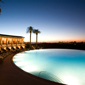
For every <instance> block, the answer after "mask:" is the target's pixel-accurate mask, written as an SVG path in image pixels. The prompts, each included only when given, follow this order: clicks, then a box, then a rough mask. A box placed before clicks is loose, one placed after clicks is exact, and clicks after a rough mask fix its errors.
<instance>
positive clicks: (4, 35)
mask: <svg viewBox="0 0 85 85" xmlns="http://www.w3.org/2000/svg"><path fill="white" fill-rule="evenodd" d="M0 36H3V37H18V38H24V37H22V36H15V35H6V34H0Z"/></svg>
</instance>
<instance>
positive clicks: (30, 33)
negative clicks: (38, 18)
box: [30, 31, 31, 48]
mask: <svg viewBox="0 0 85 85" xmlns="http://www.w3.org/2000/svg"><path fill="white" fill-rule="evenodd" d="M30 48H31V31H30Z"/></svg>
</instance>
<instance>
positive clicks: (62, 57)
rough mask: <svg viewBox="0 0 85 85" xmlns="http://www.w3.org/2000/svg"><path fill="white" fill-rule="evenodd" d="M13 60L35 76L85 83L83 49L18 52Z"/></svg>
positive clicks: (65, 81) (84, 84) (57, 80)
mask: <svg viewBox="0 0 85 85" xmlns="http://www.w3.org/2000/svg"><path fill="white" fill-rule="evenodd" d="M13 62H14V64H15V65H16V66H18V67H19V68H20V69H22V70H24V71H26V72H29V73H31V74H33V75H35V76H38V77H41V78H44V79H48V80H51V81H54V82H59V83H64V84H68V85H85V78H84V77H85V51H83V50H71V49H40V50H30V51H25V52H23V53H18V54H16V55H15V56H14V57H13Z"/></svg>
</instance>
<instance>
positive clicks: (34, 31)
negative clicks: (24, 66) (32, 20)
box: [33, 29, 40, 48]
mask: <svg viewBox="0 0 85 85" xmlns="http://www.w3.org/2000/svg"><path fill="white" fill-rule="evenodd" d="M33 33H35V34H36V48H37V40H38V33H40V31H39V30H38V29H34V30H33Z"/></svg>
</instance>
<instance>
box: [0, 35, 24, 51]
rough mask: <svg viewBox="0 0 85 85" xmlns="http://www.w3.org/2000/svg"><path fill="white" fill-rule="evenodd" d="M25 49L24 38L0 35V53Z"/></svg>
mask: <svg viewBox="0 0 85 85" xmlns="http://www.w3.org/2000/svg"><path fill="white" fill-rule="evenodd" d="M23 48H25V44H24V37H22V36H13V35H4V34H0V52H1V51H8V50H17V49H23Z"/></svg>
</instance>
